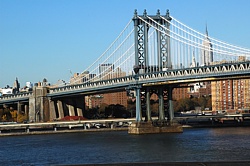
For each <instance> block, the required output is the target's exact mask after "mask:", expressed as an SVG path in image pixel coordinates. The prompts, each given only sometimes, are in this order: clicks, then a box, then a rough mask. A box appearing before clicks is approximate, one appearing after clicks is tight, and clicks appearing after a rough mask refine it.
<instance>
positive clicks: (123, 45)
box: [0, 10, 250, 122]
mask: <svg viewBox="0 0 250 166" xmlns="http://www.w3.org/2000/svg"><path fill="white" fill-rule="evenodd" d="M249 57H250V49H247V48H243V47H240V46H235V45H232V44H229V43H227V42H223V41H220V40H218V39H215V38H212V37H209V36H208V31H207V29H206V32H205V34H204V33H201V32H198V31H196V30H194V29H192V28H191V27H189V26H187V25H185V24H183V23H182V22H181V21H178V20H177V19H176V18H175V17H173V16H170V13H169V11H168V10H167V11H166V13H164V14H161V13H160V11H159V10H158V11H157V13H156V15H148V14H147V12H146V10H144V12H143V14H142V15H140V14H138V13H137V11H136V10H135V12H134V16H133V18H132V19H131V20H130V21H129V22H128V24H127V25H126V26H125V28H124V30H123V31H122V32H121V33H120V34H119V36H118V37H117V38H116V39H115V40H114V42H113V43H112V44H111V45H110V46H109V47H108V48H107V50H106V51H105V52H103V54H102V55H101V56H100V57H99V58H97V59H96V60H95V62H94V63H93V64H91V65H89V67H88V68H86V69H85V70H83V71H82V73H81V74H79V76H78V77H75V78H74V79H71V80H70V84H68V85H57V86H56V87H53V88H52V87H49V88H48V87H42V88H41V89H39V88H37V89H36V90H33V92H30V93H26V94H17V95H12V96H6V97H2V98H0V106H2V105H12V104H17V105H18V106H17V108H20V109H22V108H21V106H19V105H23V103H24V105H26V107H25V109H28V110H29V111H28V112H29V118H30V119H33V120H34V121H38V119H39V120H40V121H46V120H50V119H54V118H58V117H63V106H62V103H63V102H65V103H66V104H67V105H69V106H70V107H68V109H69V112H70V113H69V114H70V115H75V114H78V115H82V112H83V111H84V103H80V102H79V101H83V97H84V96H85V95H93V94H100V93H106V92H118V91H124V90H127V91H129V92H130V91H133V92H135V97H136V121H137V122H140V121H141V120H142V113H141V112H142V108H141V105H142V103H141V98H142V97H144V98H145V103H146V116H147V119H148V120H150V119H151V110H150V107H149V104H150V95H151V94H152V93H156V94H157V95H158V98H159V117H158V118H159V120H164V119H165V116H166V115H165V112H164V105H165V104H166V103H167V105H168V114H169V117H168V118H169V119H170V121H171V120H173V118H174V115H173V112H174V110H173V104H172V90H173V89H174V88H176V87H178V86H179V85H180V84H183V83H194V82H202V81H216V80H223V79H241V78H249V76H250V61H249ZM76 96H77V97H76ZM79 96H81V98H80V100H79V99H76V98H79ZM39 97H40V98H39ZM72 99H75V101H74V102H71V101H70V100H72ZM79 103H80V104H79ZM27 107H28V108H27ZM55 107H56V108H55Z"/></svg>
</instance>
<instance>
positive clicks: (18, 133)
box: [0, 124, 250, 137]
mask: <svg viewBox="0 0 250 166" xmlns="http://www.w3.org/2000/svg"><path fill="white" fill-rule="evenodd" d="M182 127H183V128H185V129H191V128H227V127H250V125H232V124H230V125H182ZM113 131H128V127H114V128H90V129H83V128H80V129H79V128H75V129H60V130H56V131H54V130H49V129H47V130H46V129H42V130H34V131H29V132H25V131H14V132H11V131H10V132H1V133H0V137H7V136H26V135H47V134H63V133H82V132H113Z"/></svg>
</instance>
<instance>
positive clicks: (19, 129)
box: [0, 116, 250, 137]
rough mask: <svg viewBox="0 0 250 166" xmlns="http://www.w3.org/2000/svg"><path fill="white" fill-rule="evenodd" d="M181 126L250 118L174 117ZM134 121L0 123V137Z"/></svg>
mask: <svg viewBox="0 0 250 166" xmlns="http://www.w3.org/2000/svg"><path fill="white" fill-rule="evenodd" d="M175 120H176V121H177V122H178V123H179V124H181V125H182V127H183V128H213V127H247V126H250V119H245V120H244V121H242V120H241V121H239V119H235V118H233V119H228V118H227V119H224V120H223V121H221V120H218V119H216V118H211V117H207V116H203V117H202V116H195V117H179V118H178V117H176V119H175ZM134 121H135V119H134V118H131V119H103V120H83V121H64V122H62V121H61V122H47V123H30V124H5V125H0V137H2V136H21V135H41V134H60V133H74V132H108V131H128V126H130V125H131V124H132V123H133V122H134Z"/></svg>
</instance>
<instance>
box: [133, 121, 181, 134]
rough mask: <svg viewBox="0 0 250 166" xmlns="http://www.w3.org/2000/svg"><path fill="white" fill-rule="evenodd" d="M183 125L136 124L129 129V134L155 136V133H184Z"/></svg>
mask: <svg viewBox="0 0 250 166" xmlns="http://www.w3.org/2000/svg"><path fill="white" fill-rule="evenodd" d="M182 132H183V128H182V126H181V125H179V124H176V123H173V124H163V125H162V126H155V125H153V123H152V122H135V123H132V124H131V125H130V126H129V127H128V133H129V134H154V133H182Z"/></svg>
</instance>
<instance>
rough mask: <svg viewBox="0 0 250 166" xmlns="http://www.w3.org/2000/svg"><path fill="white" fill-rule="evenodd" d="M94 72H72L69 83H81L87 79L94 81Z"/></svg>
mask: <svg viewBox="0 0 250 166" xmlns="http://www.w3.org/2000/svg"><path fill="white" fill-rule="evenodd" d="M95 76H96V74H90V73H89V71H85V72H83V73H74V75H73V76H72V77H71V78H70V84H71V85H72V84H82V83H85V82H87V81H94V79H95Z"/></svg>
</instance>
